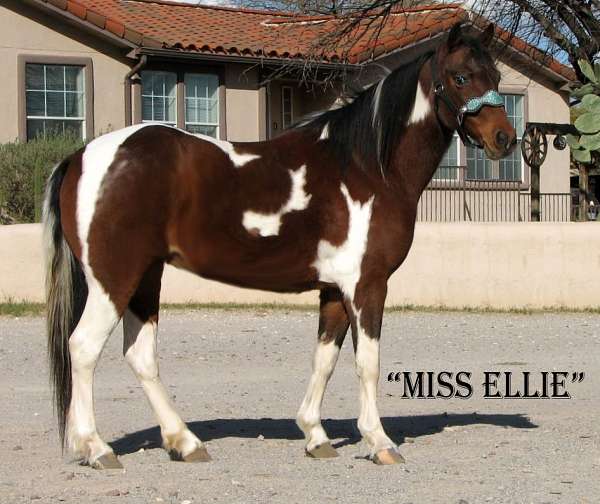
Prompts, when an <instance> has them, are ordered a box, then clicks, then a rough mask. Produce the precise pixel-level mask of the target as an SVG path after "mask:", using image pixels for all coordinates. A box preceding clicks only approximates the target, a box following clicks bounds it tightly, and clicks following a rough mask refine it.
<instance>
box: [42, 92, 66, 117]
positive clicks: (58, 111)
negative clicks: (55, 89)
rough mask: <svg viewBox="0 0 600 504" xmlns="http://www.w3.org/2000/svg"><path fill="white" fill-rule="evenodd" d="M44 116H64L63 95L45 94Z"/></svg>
mask: <svg viewBox="0 0 600 504" xmlns="http://www.w3.org/2000/svg"><path fill="white" fill-rule="evenodd" d="M46 114H47V116H48V117H64V116H65V94H64V93H46Z"/></svg>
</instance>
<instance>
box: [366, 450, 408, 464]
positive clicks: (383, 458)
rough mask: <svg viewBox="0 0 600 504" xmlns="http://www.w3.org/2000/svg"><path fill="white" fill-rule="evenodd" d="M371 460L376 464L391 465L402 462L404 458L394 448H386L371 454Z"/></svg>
mask: <svg viewBox="0 0 600 504" xmlns="http://www.w3.org/2000/svg"><path fill="white" fill-rule="evenodd" d="M373 462H375V463H376V464H377V465H392V464H403V463H404V462H405V460H404V457H403V456H402V455H400V454H399V453H398V451H397V450H396V449H395V448H386V449H385V450H379V451H378V452H377V453H376V454H375V455H374V456H373Z"/></svg>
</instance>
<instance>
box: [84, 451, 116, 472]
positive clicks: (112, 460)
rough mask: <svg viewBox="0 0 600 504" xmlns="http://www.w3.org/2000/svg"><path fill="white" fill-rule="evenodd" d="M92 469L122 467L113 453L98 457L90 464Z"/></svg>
mask: <svg viewBox="0 0 600 504" xmlns="http://www.w3.org/2000/svg"><path fill="white" fill-rule="evenodd" d="M90 465H91V466H92V467H93V468H94V469H123V465H122V464H121V462H119V459H118V458H117V456H116V455H115V454H114V453H112V452H111V453H105V454H104V455H102V456H101V457H98V458H97V459H96V460H95V461H94V462H92V464H90Z"/></svg>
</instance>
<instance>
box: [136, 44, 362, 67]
mask: <svg viewBox="0 0 600 504" xmlns="http://www.w3.org/2000/svg"><path fill="white" fill-rule="evenodd" d="M136 53H137V54H141V55H146V56H151V57H154V58H166V59H184V60H190V59H191V60H203V61H215V62H218V63H260V64H266V65H272V64H275V65H282V66H283V65H291V66H295V67H303V66H304V65H305V64H306V63H307V60H304V59H290V58H270V57H257V56H232V55H228V54H210V53H202V52H198V53H193V52H183V51H178V50H173V49H158V48H156V49H154V48H150V47H142V48H140V49H138V50H137V51H136ZM313 64H314V65H316V66H317V67H319V68H325V69H331V70H340V69H344V68H345V69H348V68H350V69H359V68H360V67H361V66H362V65H361V64H357V63H331V62H314V63H313Z"/></svg>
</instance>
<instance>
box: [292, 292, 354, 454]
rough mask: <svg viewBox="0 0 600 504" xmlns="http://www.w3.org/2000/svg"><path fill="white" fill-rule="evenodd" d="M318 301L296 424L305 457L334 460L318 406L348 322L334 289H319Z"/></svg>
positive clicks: (341, 300) (340, 298)
mask: <svg viewBox="0 0 600 504" xmlns="http://www.w3.org/2000/svg"><path fill="white" fill-rule="evenodd" d="M320 299H321V303H320V311H319V340H318V342H317V348H316V350H315V356H314V359H313V372H312V375H311V377H310V382H309V384H308V389H307V391H306V395H305V396H304V400H303V401H302V405H301V406H300V410H299V411H298V417H297V420H296V423H297V424H298V426H299V427H300V429H301V430H302V432H304V436H305V438H306V454H307V455H309V456H311V457H315V458H331V457H337V452H336V451H335V449H334V448H333V447H332V446H331V443H330V441H329V438H328V437H327V434H326V432H325V430H324V429H323V426H322V425H321V404H322V402H323V395H324V394H325V388H326V387H327V382H328V381H329V378H330V377H331V374H332V373H333V369H334V368H335V364H336V362H337V359H338V355H339V353H340V348H341V346H342V343H343V342H344V338H345V336H346V332H347V331H348V326H349V325H350V320H349V318H348V314H347V313H346V309H345V307H344V303H343V297H342V293H341V292H340V291H339V290H338V289H332V288H326V289H323V290H322V291H321V296H320Z"/></svg>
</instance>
